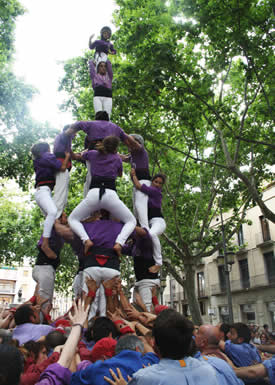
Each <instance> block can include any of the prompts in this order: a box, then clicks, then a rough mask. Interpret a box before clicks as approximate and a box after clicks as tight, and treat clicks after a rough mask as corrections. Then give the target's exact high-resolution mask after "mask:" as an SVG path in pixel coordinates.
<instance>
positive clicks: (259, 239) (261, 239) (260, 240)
mask: <svg viewBox="0 0 275 385" xmlns="http://www.w3.org/2000/svg"><path fill="white" fill-rule="evenodd" d="M255 235H256V247H259V248H261V249H266V248H267V247H270V246H273V245H274V243H275V242H274V241H273V240H272V239H271V237H270V235H269V234H263V233H262V232H260V233H257V234H255Z"/></svg>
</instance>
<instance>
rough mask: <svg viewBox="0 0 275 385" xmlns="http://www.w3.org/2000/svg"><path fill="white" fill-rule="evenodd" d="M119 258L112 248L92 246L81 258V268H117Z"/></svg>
mask: <svg viewBox="0 0 275 385" xmlns="http://www.w3.org/2000/svg"><path fill="white" fill-rule="evenodd" d="M119 265H120V264H119V258H118V255H117V253H116V252H115V251H114V250H113V249H109V248H107V247H100V246H92V247H91V248H90V250H89V252H88V254H87V256H86V257H85V258H84V260H83V268H84V269H87V268H88V267H94V266H97V267H107V268H109V269H115V270H118V271H119V270H120V269H119Z"/></svg>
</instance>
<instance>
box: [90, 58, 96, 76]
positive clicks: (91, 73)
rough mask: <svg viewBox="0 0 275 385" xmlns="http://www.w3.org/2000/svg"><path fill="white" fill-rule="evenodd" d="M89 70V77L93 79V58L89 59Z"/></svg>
mask: <svg viewBox="0 0 275 385" xmlns="http://www.w3.org/2000/svg"><path fill="white" fill-rule="evenodd" d="M89 72H90V78H91V79H92V80H93V79H94V77H95V74H96V70H95V63H94V62H93V60H89Z"/></svg>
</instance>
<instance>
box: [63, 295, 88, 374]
mask: <svg viewBox="0 0 275 385" xmlns="http://www.w3.org/2000/svg"><path fill="white" fill-rule="evenodd" d="M74 310H75V313H74V315H73V316H72V314H71V313H70V314H69V317H70V320H71V322H72V330H71V333H70V335H69V337H68V339H67V341H66V343H65V345H64V348H63V350H62V353H61V356H60V358H59V360H58V363H59V365H61V366H63V367H64V368H68V367H69V366H70V365H71V362H72V359H73V357H74V354H75V351H76V347H77V344H78V341H79V338H80V336H81V332H82V327H83V325H84V323H85V321H86V319H87V316H88V311H89V307H87V308H86V309H85V305H84V301H79V303H78V305H77V304H76V303H74Z"/></svg>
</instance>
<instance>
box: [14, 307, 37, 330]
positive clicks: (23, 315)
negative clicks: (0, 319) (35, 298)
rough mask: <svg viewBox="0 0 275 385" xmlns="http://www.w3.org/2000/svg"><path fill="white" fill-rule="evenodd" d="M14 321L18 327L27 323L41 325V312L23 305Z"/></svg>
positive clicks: (16, 313)
mask: <svg viewBox="0 0 275 385" xmlns="http://www.w3.org/2000/svg"><path fill="white" fill-rule="evenodd" d="M14 320H15V324H16V325H17V326H18V325H22V324H25V323H33V324H38V323H40V318H39V312H38V311H36V310H35V309H33V307H32V306H31V305H23V306H20V307H19V308H18V309H17V310H16V312H15V314H14Z"/></svg>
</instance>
